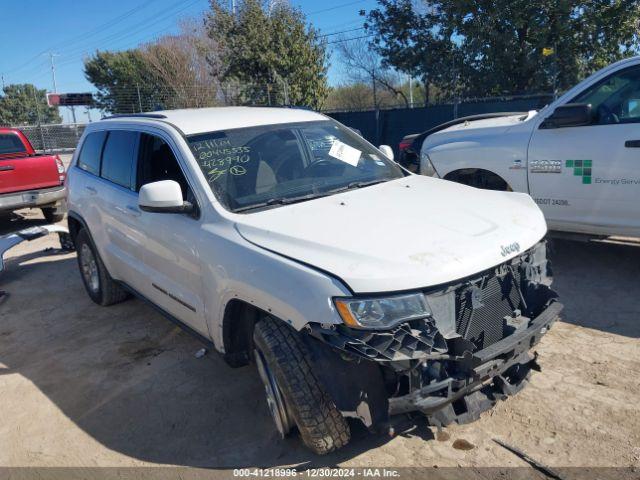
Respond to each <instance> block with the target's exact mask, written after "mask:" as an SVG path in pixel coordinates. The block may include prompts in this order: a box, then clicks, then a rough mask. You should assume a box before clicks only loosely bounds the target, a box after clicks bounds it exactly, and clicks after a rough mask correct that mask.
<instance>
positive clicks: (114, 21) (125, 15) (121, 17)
mask: <svg viewBox="0 0 640 480" xmlns="http://www.w3.org/2000/svg"><path fill="white" fill-rule="evenodd" d="M151 1H152V0H149V1H148V2H146V3H144V4H142V5H138V6H137V7H135V8H132V9H131V10H128V11H126V12H125V13H123V14H121V15H119V16H117V17H114V18H112V19H111V20H109V21H108V22H105V23H104V24H102V25H101V26H99V27H96V28H95V29H93V30H89V31H88V32H85V33H84V34H82V35H78V36H76V37H73V38H72V39H70V40H65V42H69V41H73V40H75V39H78V38H86V36H91V35H93V33H94V32H95V31H96V30H99V29H101V28H110V27H111V26H113V25H115V24H117V23H119V22H120V21H122V20H124V19H125V18H128V17H129V16H131V14H133V13H135V12H136V11H138V10H140V9H141V8H143V7H145V6H146V5H148V4H149V3H151ZM61 44H63V42H60V43H58V44H54V45H53V46H52V47H50V48H59V46H60V45H61ZM47 50H49V49H45V50H42V51H41V52H39V53H37V54H36V55H34V56H33V57H31V58H30V59H29V60H27V61H26V62H24V63H23V64H21V65H19V66H18V67H16V68H14V69H13V70H11V71H10V73H15V72H17V71H19V70H22V69H23V68H24V67H26V66H27V65H29V64H30V63H31V62H33V61H34V60H36V59H38V58H39V57H40V56H41V55H43V54H46V53H47Z"/></svg>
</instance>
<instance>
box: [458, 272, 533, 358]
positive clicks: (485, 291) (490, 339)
mask: <svg viewBox="0 0 640 480" xmlns="http://www.w3.org/2000/svg"><path fill="white" fill-rule="evenodd" d="M519 289H520V270H519V268H518V267H513V268H508V267H506V265H502V266H500V267H498V268H497V269H495V270H493V271H490V272H487V273H486V274H485V275H484V276H483V277H482V278H480V279H478V280H474V281H471V282H468V283H467V284H465V285H464V286H462V287H460V288H459V289H458V290H457V291H456V331H457V332H458V334H460V335H462V337H464V338H465V339H466V340H469V341H470V342H472V343H473V344H474V345H475V346H476V348H477V349H478V350H482V349H483V348H487V347H488V346H490V345H493V344H494V343H496V342H497V341H499V340H502V339H503V338H504V337H505V335H506V329H507V325H506V320H505V317H506V316H511V314H512V313H513V311H514V310H516V309H520V308H521V305H520V304H521V300H520V293H519Z"/></svg>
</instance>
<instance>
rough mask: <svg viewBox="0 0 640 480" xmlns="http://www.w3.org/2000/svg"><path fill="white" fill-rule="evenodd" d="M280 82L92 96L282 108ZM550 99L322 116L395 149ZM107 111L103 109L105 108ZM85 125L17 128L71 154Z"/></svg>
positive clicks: (147, 107) (122, 109)
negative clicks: (464, 121)
mask: <svg viewBox="0 0 640 480" xmlns="http://www.w3.org/2000/svg"><path fill="white" fill-rule="evenodd" d="M289 95H290V91H289V88H288V86H287V85H286V83H282V84H277V85H276V84H271V85H225V86H224V87H222V86H218V87H216V88H213V87H211V88H210V89H209V90H207V89H202V88H201V89H198V88H196V87H194V88H192V89H183V90H179V89H175V88H174V89H166V90H162V91H161V90H158V89H155V90H153V91H151V92H148V91H144V90H143V89H138V88H133V89H131V88H128V89H120V90H118V91H116V92H112V93H111V95H109V96H96V98H97V99H98V101H99V102H102V103H101V105H102V106H103V109H104V110H107V111H108V112H109V113H106V114H105V115H106V116H108V115H112V114H136V113H141V112H149V111H156V110H166V109H176V108H203V107H218V106H233V105H255V106H284V105H288V104H289ZM552 100H553V96H552V95H550V94H538V95H519V96H508V97H507V96H505V97H492V98H473V99H455V100H453V101H451V102H449V103H438V104H434V105H429V106H427V107H415V108H406V107H404V106H403V107H402V108H385V109H377V110H375V109H368V110H357V111H354V110H337V111H336V110H332V111H326V112H324V113H326V114H327V115H329V116H331V117H333V118H335V119H336V120H338V121H340V122H342V123H344V124H345V125H347V126H349V127H353V128H356V129H358V130H359V131H360V132H362V135H363V136H364V137H365V138H366V139H367V140H369V141H370V142H372V143H374V144H375V145H379V144H387V145H391V146H392V147H394V148H395V147H397V144H398V142H399V141H400V139H401V138H402V137H403V136H404V135H407V134H410V133H418V132H421V131H424V130H427V129H428V128H431V127H433V126H435V125H438V124H441V123H444V122H447V121H449V120H452V119H454V118H458V117H463V116H467V115H473V114H477V113H490V112H506V111H526V110H534V109H536V110H537V109H540V108H541V107H542V106H544V105H545V104H547V103H549V102H550V101H552ZM107 107H108V108H107ZM85 126H86V124H84V123H71V124H56V125H22V126H17V128H20V129H21V130H22V131H23V132H24V133H25V135H26V136H27V138H29V140H30V141H31V143H32V144H33V146H34V148H35V149H36V150H38V151H43V152H51V151H58V152H65V151H73V150H74V149H75V147H76V145H77V143H78V140H79V139H80V137H81V136H82V133H83V132H84V128H85Z"/></svg>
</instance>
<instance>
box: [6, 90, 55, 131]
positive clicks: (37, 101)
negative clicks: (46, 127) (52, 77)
mask: <svg viewBox="0 0 640 480" xmlns="http://www.w3.org/2000/svg"><path fill="white" fill-rule="evenodd" d="M38 113H39V117H38ZM60 122H62V118H61V117H60V114H59V112H58V107H50V106H48V105H47V95H46V90H44V89H43V90H40V89H37V88H36V87H35V86H34V85H32V84H30V83H24V84H16V85H7V86H6V87H5V88H4V95H2V96H0V125H35V124H37V123H60Z"/></svg>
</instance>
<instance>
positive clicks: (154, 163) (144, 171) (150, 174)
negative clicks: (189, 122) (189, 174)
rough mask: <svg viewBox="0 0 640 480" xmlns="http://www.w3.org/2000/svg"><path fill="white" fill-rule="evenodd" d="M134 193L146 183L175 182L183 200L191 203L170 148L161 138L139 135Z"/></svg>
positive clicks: (186, 186)
mask: <svg viewBox="0 0 640 480" xmlns="http://www.w3.org/2000/svg"><path fill="white" fill-rule="evenodd" d="M137 178H138V181H137V185H136V192H139V191H140V187H142V185H144V184H146V183H151V182H157V181H160V180H175V181H176V182H178V184H179V185H180V188H181V189H182V197H183V200H187V201H191V202H192V203H193V195H192V194H191V191H190V189H189V184H188V183H187V179H186V178H185V176H184V174H183V173H182V170H181V169H180V165H179V164H178V160H177V159H176V157H175V155H174V154H173V151H172V150H171V147H169V145H168V144H167V142H165V141H164V140H163V139H162V138H160V137H157V136H155V135H150V134H148V133H142V134H141V135H140V149H139V154H138V175H137Z"/></svg>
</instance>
